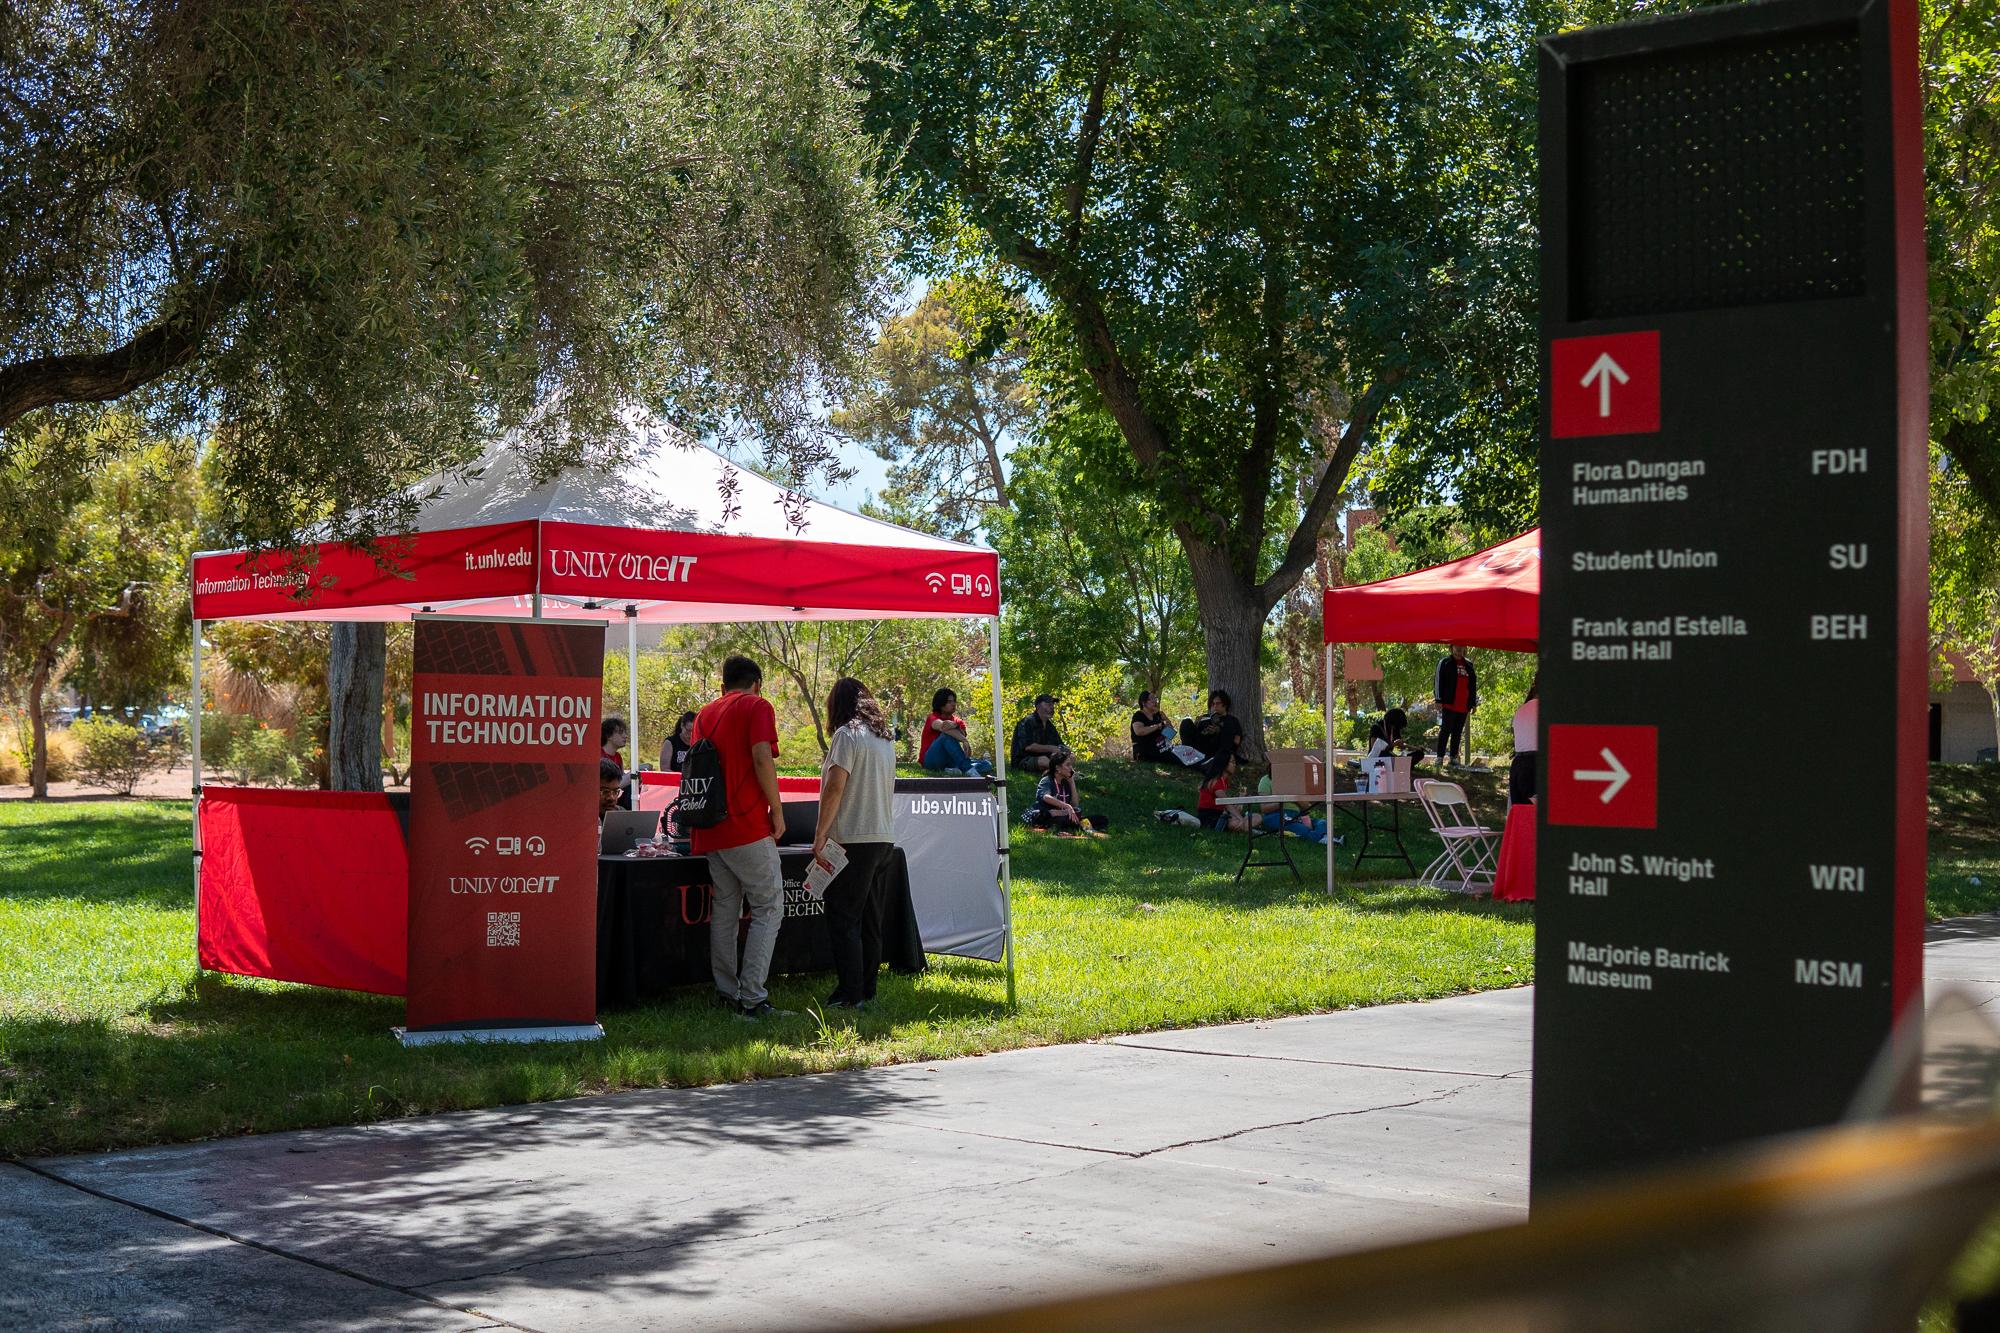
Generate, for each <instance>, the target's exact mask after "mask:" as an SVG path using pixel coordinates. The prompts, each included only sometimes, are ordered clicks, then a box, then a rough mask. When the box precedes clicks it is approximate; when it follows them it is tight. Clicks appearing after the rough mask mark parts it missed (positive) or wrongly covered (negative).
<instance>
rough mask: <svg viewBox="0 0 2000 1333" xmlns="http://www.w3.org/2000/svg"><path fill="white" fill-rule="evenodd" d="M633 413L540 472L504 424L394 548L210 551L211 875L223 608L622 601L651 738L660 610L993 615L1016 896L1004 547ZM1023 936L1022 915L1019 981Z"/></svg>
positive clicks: (580, 605)
mask: <svg viewBox="0 0 2000 1333" xmlns="http://www.w3.org/2000/svg"><path fill="white" fill-rule="evenodd" d="M623 428H624V429H625V431H626V432H627V433H628V438H627V440H626V441H625V444H626V449H625V450H624V453H625V456H626V457H627V459H628V461H627V462H625V463H623V464H621V465H619V466H616V467H614V468H611V469H609V470H601V471H600V470H590V469H580V468H579V469H570V470H566V471H563V472H561V473H558V474H557V475H556V476H554V477H553V478H550V479H548V480H544V481H541V482H537V481H536V479H535V478H534V476H533V475H532V474H531V472H530V469H529V467H528V464H527V462H526V460H525V459H524V457H523V456H522V454H521V453H520V451H519V450H518V449H517V448H516V446H515V441H514V440H513V439H511V438H503V439H501V440H498V441H496V442H495V443H494V444H493V445H491V446H490V447H489V448H488V449H487V451H486V453H485V454H484V456H483V457H482V458H481V459H480V460H479V461H478V462H477V463H475V464H474V465H473V466H472V467H470V468H467V469H465V470H464V471H462V472H457V473H451V474H440V475H439V476H437V477H433V478H431V479H429V480H428V481H425V482H423V483H421V484H419V485H418V486H417V487H415V488H414V489H413V492H412V493H413V494H415V495H417V496H420V497H426V498H425V499H424V500H423V502H422V504H421V507H420V509H419V511H418V514H417V519H416V522H415V523H414V525H413V526H412V529H411V531H410V532H408V533H407V534H404V535H402V536H399V537H394V538H389V539H386V540H385V541H383V542H382V543H380V545H379V548H378V551H377V552H373V553H371V552H369V551H366V550H362V549H357V548H355V547H352V546H350V545H348V544H346V543H341V542H326V543H322V544H320V545H319V546H318V547H317V548H315V549H314V550H313V552H312V553H311V555H310V556H308V557H307V558H304V559H300V558H297V557H295V556H294V555H292V554H291V553H287V552H276V553H264V554H254V553H246V552H242V551H232V552H209V553H204V554H200V555H197V556H196V557H195V558H194V563H193V570H192V580H191V593H192V599H193V616H194V652H193V663H192V667H193V676H194V701H193V707H192V708H191V709H190V736H191V741H192V749H193V752H194V783H195V790H196V793H197V799H196V802H195V804H196V819H195V834H194V836H195V865H196V873H197V878H198V877H199V871H200V864H201V823H200V799H199V792H200V790H201V632H202V625H203V622H205V621H211V620H371V621H372V620H408V619H410V618H411V617H412V616H414V615H418V614H426V613H436V614H441V615H445V614H448V615H453V616H511V617H530V618H534V619H564V620H577V619H585V620H602V621H606V622H609V621H612V620H620V619H622V620H623V621H625V623H626V626H627V635H626V643H627V648H628V651H627V655H626V662H627V666H628V669H629V672H630V679H629V681H628V694H629V706H630V709H631V714H630V717H629V718H628V721H629V722H630V723H631V725H632V728H633V734H634V735H635V736H636V735H637V731H638V712H639V686H638V672H637V666H636V658H637V652H636V648H637V639H638V625H639V623H640V622H642V621H643V622H648V623H654V624H696V623H715V622H727V621H756V620H878V619H882V620H907V619H926V618H936V619H957V618H971V617H983V618H985V619H986V620H987V623H988V646H989V654H990V670H991V676H992V692H993V733H994V763H995V765H996V770H997V774H998V776H999V778H1000V779H1001V785H1000V786H999V789H998V792H997V797H998V803H999V804H998V816H999V828H998V837H999V839H1000V842H999V845H1000V848H1001V853H1002V854H1001V858H1000V864H1001V875H1002V885H1003V891H1004V892H1005V894H1006V897H1007V900H1008V902H1009V903H1010V904H1011V902H1012V897H1013V895H1012V884H1011V878H1012V876H1011V873H1010V868H1009V866H1008V864H1007V856H1006V850H1005V849H1006V846H1007V841H1006V839H1007V803H1006V786H1005V778H1006V767H1005V764H1006V750H1005V744H1004V741H1005V738H1004V737H1002V736H1001V734H1000V694H1001V686H1000V561H999V557H998V556H997V555H995V554H994V553H993V552H992V551H990V550H988V549H986V548H984V547H980V546H973V545H967V544H964V543H960V542H953V541H947V540H945V539H944V538H941V537H936V536H932V535H930V534H928V533H922V532H915V531H912V530H910V529H907V528H901V527H897V526H896V525H894V524H891V523H884V522H881V521H879V520H877V519H872V518H866V517H864V516H862V515H859V514H851V513H848V512H847V511H845V510H842V509H836V508H833V507H832V506H830V505H824V504H820V503H817V502H811V501H801V500H800V499H799V497H797V496H792V495H788V494H787V492H786V491H785V490H784V489H783V488H782V487H779V486H777V485H776V484H774V483H772V482H770V481H767V480H766V479H764V478H763V477H761V476H759V475H757V474H756V473H753V472H750V471H747V470H744V469H742V468H739V467H737V466H736V465H734V464H732V463H731V462H730V461H729V460H728V459H726V458H724V457H723V456H722V455H720V454H718V453H716V452H715V451H713V450H711V449H708V448H705V447H703V446H701V445H699V444H696V443H694V442H692V441H690V440H689V439H688V438H687V437H686V436H685V435H683V434H682V433H681V432H679V431H677V430H675V429H674V428H672V427H671V426H667V425H664V424H663V423H660V422H658V421H656V420H654V419H653V418H651V417H649V416H647V415H646V414H644V413H642V412H639V411H637V410H631V411H628V412H626V413H625V414H624V417H623ZM794 519H797V520H799V522H798V523H795V522H794V521H793V520H794ZM1011 917H1012V913H1011V910H1010V912H1009V920H1010V922H1011ZM1012 935H1013V932H1012V928H1011V924H1010V926H1009V929H1008V935H1007V941H1006V952H1007V976H1008V990H1009V996H1010V999H1011V996H1012V991H1013V981H1014V948H1013V937H1012Z"/></svg>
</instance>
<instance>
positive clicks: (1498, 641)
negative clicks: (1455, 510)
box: [1325, 528, 1542, 653]
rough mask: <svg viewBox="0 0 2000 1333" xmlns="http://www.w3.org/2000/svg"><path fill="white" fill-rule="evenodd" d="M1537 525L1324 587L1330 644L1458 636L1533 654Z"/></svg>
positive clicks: (1453, 639)
mask: <svg viewBox="0 0 2000 1333" xmlns="http://www.w3.org/2000/svg"><path fill="white" fill-rule="evenodd" d="M1541 594H1542V530H1541V529H1540V528H1531V529H1529V530H1528V531H1527V532H1524V533H1522V534H1521V535H1520V536H1518V537H1515V538H1513V539H1512V540H1509V541H1504V542H1501V543H1500V544H1499V545H1498V546H1489V547H1487V548H1486V549H1485V550H1483V551H1476V552H1474V553H1473V554H1471V555H1468V556H1465V557H1464V558H1462V559H1459V560H1452V561H1449V562H1447V563H1445V564H1442V565H1437V566H1434V567H1433V568H1430V569H1419V570H1416V571H1414V572H1412V573H1409V574H1399V575H1397V576H1396V577H1395V578H1391V579H1383V580H1381V581H1380V582H1377V583H1364V584H1361V585H1360V586H1359V587H1354V588H1333V589H1330V590H1329V591H1328V592H1327V594H1326V606H1325V629H1326V642H1328V643H1463V644H1468V645H1470V646H1472V647H1474V648H1498V649H1503V650H1505V651H1508V652H1521V653H1532V652H1534V651H1535V650H1536V648H1537V647H1538V645H1539V639H1540V628H1539V625H1538V617H1539V614H1540V602H1541Z"/></svg>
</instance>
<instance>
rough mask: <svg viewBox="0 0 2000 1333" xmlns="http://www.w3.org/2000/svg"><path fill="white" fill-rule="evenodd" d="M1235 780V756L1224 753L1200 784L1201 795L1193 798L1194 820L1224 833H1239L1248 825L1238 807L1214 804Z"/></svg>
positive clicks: (1224, 794)
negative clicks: (1220, 761)
mask: <svg viewBox="0 0 2000 1333" xmlns="http://www.w3.org/2000/svg"><path fill="white" fill-rule="evenodd" d="M1235 780H1236V756H1235V755H1233V754H1230V755H1224V756H1223V758H1222V763H1221V766H1220V767H1218V768H1217V769H1216V770H1215V771H1214V773H1213V774H1212V775H1211V776H1210V777H1208V778H1207V779H1205V780H1204V781H1203V782H1202V784H1201V795H1199V796H1197V797H1196V798H1195V803H1194V818H1195V822H1196V823H1198V824H1200V825H1201V826H1202V827H1203V828H1211V829H1221V830H1222V831H1223V832H1225V833H1241V832H1243V831H1244V830H1246V829H1248V828H1249V827H1250V821H1249V819H1248V818H1246V817H1245V816H1244V814H1243V811H1242V809H1241V808H1240V807H1235V806H1222V805H1218V804H1216V798H1217V797H1219V796H1227V795H1229V784H1230V783H1232V782H1234V781H1235Z"/></svg>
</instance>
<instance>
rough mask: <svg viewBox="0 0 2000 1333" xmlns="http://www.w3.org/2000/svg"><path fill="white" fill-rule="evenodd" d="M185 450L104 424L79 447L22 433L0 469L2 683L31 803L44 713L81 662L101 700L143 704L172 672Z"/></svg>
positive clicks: (188, 543) (41, 758) (190, 512)
mask: <svg viewBox="0 0 2000 1333" xmlns="http://www.w3.org/2000/svg"><path fill="white" fill-rule="evenodd" d="M193 453H194V451H193V449H192V447H191V446H190V445H189V444H188V443H187V442H185V441H178V442H177V441H164V442H162V441H149V440H147V439H146V438H145V437H144V435H143V433H142V432H141V431H140V430H139V429H138V427H137V426H136V423H134V422H133V421H132V420H131V419H130V418H129V417H126V416H124V415H122V414H112V415H110V416H108V417H106V418H105V419H104V420H102V421H100V422H99V423H98V424H97V427H96V429H94V430H92V431H91V432H89V433H88V435H86V436H83V437H81V438H61V437H59V436H58V433H57V432H55V431H53V430H47V429H45V430H40V431H33V432H29V433H27V434H26V435H25V437H24V438H23V439H21V440H20V441H18V442H17V444H16V447H15V448H14V449H13V450H12V452H11V453H9V454H8V455H7V456H6V458H5V459H4V461H0V680H4V682H5V683H6V685H7V687H8V692H9V693H10V694H13V695H14V696H15V697H16V698H18V699H20V700H21V701H22V703H23V704H24V705H25V708H26V711H27V714H28V725H29V731H30V735H31V738H32V740H31V750H32V755H31V757H30V769H31V772H30V782H31V784H32V785H33V787H34V791H35V795H36V796H46V795H47V794H48V741H47V733H46V727H47V707H48V704H49V701H50V700H51V698H52V697H53V691H54V690H55V689H56V688H57V687H59V686H60V685H62V684H63V682H64V681H65V679H66V678H68V677H69V676H70V674H71V672H72V671H73V670H74V669H75V668H76V667H77V665H78V663H79V659H80V656H81V655H87V657H88V670H87V673H86V675H87V683H88V684H90V685H91V686H92V687H93V689H94V692H95V694H96V696H97V699H98V701H99V702H112V703H120V704H122V703H127V702H133V701H140V702H150V700H151V698H153V697H156V692H157V691H158V690H159V689H160V688H161V687H162V686H163V685H164V683H165V681H166V680H168V679H171V678H172V677H174V676H177V675H179V669H180V654H181V652H182V651H183V650H184V649H185V647H186V645H187V633H188V619H187V605H186V602H185V601H184V600H183V594H184V590H185V587H186V584H185V578H186V573H187V562H188V557H189V555H190V554H191V553H192V551H193V549H194V533H195V486H194V481H195V472H194V466H193Z"/></svg>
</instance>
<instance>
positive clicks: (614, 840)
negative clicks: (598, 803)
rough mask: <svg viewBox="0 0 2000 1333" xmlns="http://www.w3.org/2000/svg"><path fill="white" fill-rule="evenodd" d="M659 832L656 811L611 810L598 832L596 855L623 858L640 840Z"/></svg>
mask: <svg viewBox="0 0 2000 1333" xmlns="http://www.w3.org/2000/svg"><path fill="white" fill-rule="evenodd" d="M659 831H660V812H659V811H658V810H613V811H612V812H611V813H610V814H608V815H606V816H604V825H603V827H602V828H601V829H599V830H598V834H597V854H598V855H599V856H623V855H625V853H627V852H629V851H631V850H632V849H633V848H634V847H636V846H638V845H639V840H640V839H641V838H650V837H652V836H653V835H654V834H655V833H658V832H659Z"/></svg>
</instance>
